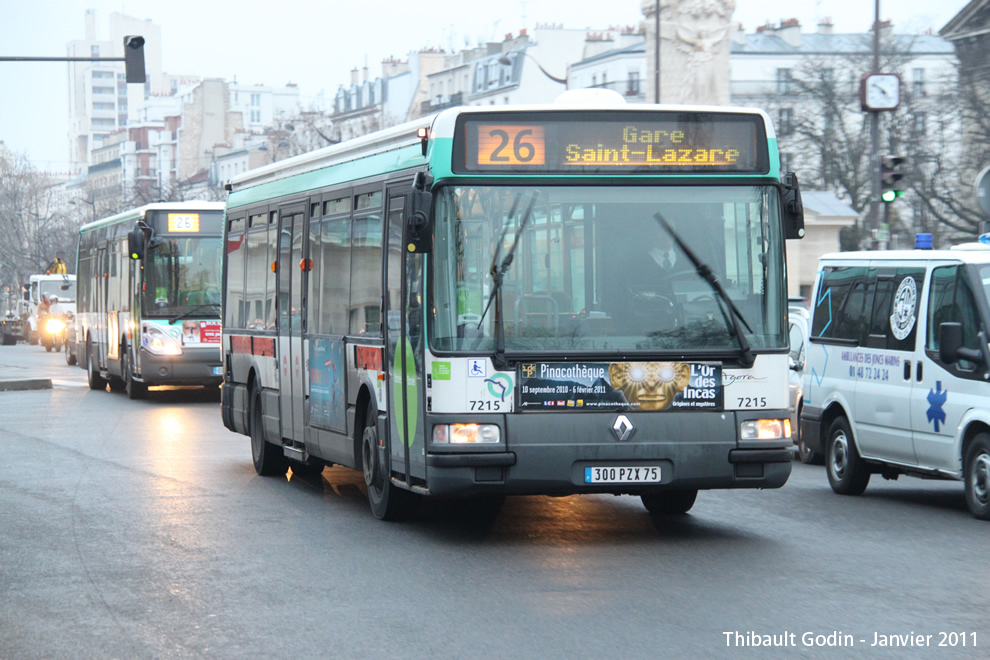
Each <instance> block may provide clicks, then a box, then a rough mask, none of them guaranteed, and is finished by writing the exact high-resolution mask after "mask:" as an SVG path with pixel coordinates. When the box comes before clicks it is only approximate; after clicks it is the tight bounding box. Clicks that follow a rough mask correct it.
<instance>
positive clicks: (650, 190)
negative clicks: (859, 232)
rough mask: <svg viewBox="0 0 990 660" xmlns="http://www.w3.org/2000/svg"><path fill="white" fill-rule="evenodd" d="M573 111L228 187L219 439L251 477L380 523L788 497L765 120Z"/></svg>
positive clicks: (781, 271) (471, 110) (564, 107)
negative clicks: (728, 495)
mask: <svg viewBox="0 0 990 660" xmlns="http://www.w3.org/2000/svg"><path fill="white" fill-rule="evenodd" d="M569 94H571V99H570V100H569V101H568V103H566V104H554V105H546V106H527V107H511V106H505V107H501V108H493V107H461V108H453V109H449V110H445V111H443V112H441V113H440V114H438V115H436V116H433V117H429V118H425V119H423V120H421V121H416V122H412V123H409V124H405V125H402V126H398V127H395V128H391V129H388V130H385V131H382V132H379V133H375V134H372V135H368V136H366V137H363V138H360V139H356V140H352V141H350V142H346V143H342V144H339V145H333V146H330V147H327V148H325V149H322V150H319V151H315V152H313V153H310V154H305V155H301V156H297V157H294V158H292V159H289V160H285V161H281V162H278V163H275V164H272V165H269V166H266V167H263V168H260V169H257V170H254V171H250V172H246V173H244V174H242V175H240V176H238V177H236V178H234V179H233V180H232V181H231V182H230V183H229V184H228V190H229V191H230V194H229V197H228V201H227V216H226V246H227V251H226V255H225V260H224V278H225V279H224V285H225V286H224V324H223V357H224V377H225V382H224V384H223V386H222V411H223V421H224V424H225V425H226V427H227V428H228V429H230V430H232V431H235V432H238V433H243V434H245V435H249V436H250V437H251V446H252V451H253V458H254V466H255V469H256V470H257V472H258V473H259V474H262V475H272V474H284V473H285V472H286V470H287V468H288V467H290V466H291V467H292V468H293V470H296V471H298V470H304V469H318V470H322V468H323V466H324V465H327V464H339V465H343V466H346V467H349V468H354V469H357V470H363V472H364V479H365V482H366V483H367V486H368V497H369V500H370V503H371V508H372V511H373V513H374V515H375V516H377V517H378V518H382V519H397V518H401V517H402V516H404V515H405V514H406V513H407V512H408V511H409V505H410V504H411V503H413V502H415V500H416V499H417V498H419V497H423V496H439V495H444V496H449V495H459V496H466V497H469V496H482V498H484V499H486V500H487V501H488V502H492V501H494V502H496V503H498V502H500V501H501V499H502V498H503V497H504V496H505V495H513V494H550V495H570V494H577V493H614V494H630V495H637V496H640V497H641V498H642V500H643V503H644V505H645V506H646V508H647V509H648V510H650V511H651V512H653V513H657V514H662V513H683V512H686V511H687V510H688V509H690V508H691V506H692V505H693V504H694V501H695V497H696V496H697V493H698V491H699V490H702V489H728V488H775V487H779V486H781V485H783V484H784V483H785V482H786V480H787V478H788V476H789V474H790V470H791V459H792V441H791V438H790V433H791V429H790V428H789V427H790V420H789V415H788V333H787V295H786V293H787V288H786V282H785V272H786V268H785V255H784V239H785V238H790V237H798V236H800V235H802V234H803V211H802V208H801V201H800V191H799V189H798V186H797V180H796V178H795V177H793V175H786V176H782V175H781V173H780V171H779V159H778V154H777V147H776V139H775V136H774V132H773V127H772V124H771V122H770V120H769V119H768V117H767V115H766V114H765V113H763V112H761V111H759V110H754V109H745V108H725V107H700V106H699V107H686V106H685V107H672V106H650V105H638V106H626V105H625V104H624V102H619V101H616V100H613V99H612V98H611V97H609V98H607V99H606V100H605V101H601V100H597V101H596V100H592V101H590V102H584V101H582V100H581V99H580V98H574V96H573V93H569ZM579 96H580V95H579ZM593 98H596V99H597V98H598V97H593Z"/></svg>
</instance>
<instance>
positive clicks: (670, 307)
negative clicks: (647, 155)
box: [431, 185, 787, 356]
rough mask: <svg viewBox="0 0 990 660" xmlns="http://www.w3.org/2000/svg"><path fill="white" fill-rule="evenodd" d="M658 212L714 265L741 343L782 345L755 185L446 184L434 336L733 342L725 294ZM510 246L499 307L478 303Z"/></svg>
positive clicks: (570, 347) (778, 265)
mask: <svg viewBox="0 0 990 660" xmlns="http://www.w3.org/2000/svg"><path fill="white" fill-rule="evenodd" d="M530 208H531V211H529V212H528V213H527V209H530ZM657 214H660V215H661V216H662V217H663V219H664V220H666V221H667V223H668V224H669V225H670V227H671V229H672V232H673V233H674V234H676V235H677V237H678V238H679V239H680V240H681V241H682V242H683V243H684V244H686V245H687V247H688V248H689V249H690V251H691V252H693V253H694V255H695V256H696V257H697V258H698V259H699V260H700V261H701V262H702V263H704V264H705V265H707V266H708V267H710V268H711V269H712V270H713V272H714V274H715V275H716V276H717V278H718V279H719V281H720V283H721V285H722V288H723V289H724V290H725V293H727V294H728V295H727V297H728V298H729V299H730V300H731V301H732V303H733V304H734V306H735V307H736V308H737V309H738V310H739V312H740V313H741V316H742V317H743V319H744V320H745V324H739V327H740V328H743V329H742V332H744V337H745V340H746V343H748V344H749V346H750V347H752V348H753V349H754V350H759V349H779V348H785V347H786V346H787V332H786V325H785V319H786V317H787V314H786V310H785V307H784V306H785V300H786V295H785V285H784V272H783V263H784V255H783V249H784V241H783V236H782V232H781V229H780V218H779V209H778V195H777V190H776V188H775V187H773V186H760V185H740V186H698V185H692V186H655V185H654V186H580V187H578V186H543V187H534V186H450V187H445V188H443V189H441V191H440V192H439V194H438V197H437V203H436V222H435V231H436V235H435V244H434V245H435V248H434V251H433V253H432V254H431V260H432V262H433V264H434V266H433V267H434V272H433V278H432V283H433V284H432V287H433V288H432V293H433V300H432V307H431V309H432V319H431V321H432V322H431V342H432V345H433V347H434V348H435V349H437V350H441V351H464V352H486V351H492V350H495V348H496V339H497V333H498V332H502V333H503V334H504V338H505V350H506V352H507V353H512V352H517V353H541V352H548V351H549V352H565V351H566V352H574V351H579V352H585V353H593V352H605V351H608V352H614V351H622V352H628V353H636V352H642V353H657V352H663V351H671V352H676V353H678V354H684V353H686V352H690V353H691V354H692V355H698V356H703V355H705V354H706V353H707V354H710V355H713V356H715V355H718V356H724V355H725V353H726V352H727V351H728V352H736V351H738V350H739V347H740V341H739V339H740V338H739V337H737V336H736V334H735V332H736V330H735V326H736V323H735V321H734V319H733V317H732V315H731V312H730V311H729V309H728V304H727V302H726V301H725V300H723V299H722V297H721V296H720V295H719V294H718V293H717V292H716V291H715V290H714V289H713V287H712V285H711V284H709V282H708V281H706V280H705V279H704V278H703V277H702V276H701V275H700V274H699V272H698V269H697V268H696V267H695V266H694V264H693V263H692V262H691V261H690V260H689V258H688V257H687V255H686V254H685V253H684V252H683V251H682V250H681V249H680V248H679V247H678V244H677V241H675V240H673V237H672V236H671V232H668V231H666V230H665V229H664V227H663V226H662V223H661V222H659V221H658V220H657V218H656V215H657ZM527 215H528V217H527ZM520 227H521V228H522V229H521V230H520ZM499 241H501V245H499ZM515 243H518V244H517V245H515V247H513V245H514V244H515ZM510 251H511V252H512V255H513V256H512V260H511V263H510V264H507V270H506V271H505V276H504V278H503V282H502V286H501V289H500V291H498V292H497V293H498V294H499V295H501V310H502V312H501V318H497V315H496V313H495V304H494V302H493V303H492V305H491V308H490V309H488V310H487V312H486V311H485V309H486V307H487V306H488V304H489V299H492V300H493V301H494V300H495V296H493V295H492V294H493V290H494V289H495V287H494V280H493V277H492V275H491V270H492V267H493V260H496V259H497V261H498V262H502V260H503V258H504V256H505V255H506V254H508V253H510ZM495 265H497V264H495ZM499 324H501V326H502V327H501V328H499V327H498V326H499ZM746 325H748V329H745V326H746Z"/></svg>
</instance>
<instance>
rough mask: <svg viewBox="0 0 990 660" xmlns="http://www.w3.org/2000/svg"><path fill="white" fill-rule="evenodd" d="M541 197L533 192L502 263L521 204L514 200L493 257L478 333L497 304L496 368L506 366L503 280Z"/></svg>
mask: <svg viewBox="0 0 990 660" xmlns="http://www.w3.org/2000/svg"><path fill="white" fill-rule="evenodd" d="M538 195H539V192H538V191H535V190H534V191H533V195H532V196H531V197H530V199H529V205H528V206H527V207H526V213H525V214H523V218H522V220H521V221H520V222H519V228H518V229H516V235H515V237H514V238H513V239H512V247H510V248H509V251H508V252H506V253H505V256H504V257H502V261H499V260H498V255H499V253H500V252H501V251H502V245H503V244H504V243H505V235H506V234H507V233H508V231H509V221H510V220H511V219H512V218H513V217H514V216H515V214H516V207H517V206H518V204H519V197H518V196H517V197H516V198H515V199H514V200H512V208H511V209H509V215H508V217H507V218H506V223H505V226H504V227H502V235H501V236H499V239H498V244H497V245H496V246H495V254H493V255H492V267H491V271H490V273H491V276H492V282H493V286H492V292H491V293H490V294H488V304H486V305H485V311H483V312H482V313H481V318H480V319H479V320H478V331H479V332H480V331H481V324H482V322H483V321H484V320H485V315H486V314H488V309H489V308H490V307H491V306H492V301H494V302H495V360H494V362H495V365H496V368H501V367H499V366H498V365H504V364H505V318H504V310H503V309H502V280H503V279H504V278H505V274H506V272H508V270H509V267H510V266H512V259H513V258H514V257H515V254H516V248H517V247H519V237H520V236H522V233H523V230H524V229H526V225H527V224H528V223H529V219H530V217H531V216H532V215H533V206H535V205H536V198H537V196H538Z"/></svg>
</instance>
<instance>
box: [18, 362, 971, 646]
mask: <svg viewBox="0 0 990 660" xmlns="http://www.w3.org/2000/svg"><path fill="white" fill-rule="evenodd" d="M15 373H16V374H18V375H23V376H24V377H29V376H30V377H37V376H46V377H51V378H52V379H53V385H54V387H53V389H51V390H36V391H14V392H0V457H2V460H0V658H3V659H19V658H97V657H99V658H109V657H115V658H173V657H176V658H185V657H208V658H251V657H259V658H260V657H293V658H358V657H363V658H392V657H402V656H409V657H415V658H423V657H428V658H569V659H570V658H623V659H624V658H793V657H807V658H942V657H945V658H986V657H990V652H988V651H990V623H988V617H990V607H988V605H990V576H988V575H990V573H988V571H987V568H986V557H987V539H988V538H990V536H988V535H990V526H988V524H987V523H984V522H980V521H977V520H975V519H973V518H972V517H970V515H969V513H968V512H967V510H966V506H965V503H964V500H963V493H962V487H961V485H960V484H958V483H949V482H933V481H921V480H917V479H909V478H902V479H901V480H900V481H897V482H887V481H883V480H882V479H881V478H879V477H877V476H875V477H874V480H873V482H871V485H870V487H869V488H868V489H867V491H866V494H865V495H864V496H862V497H858V498H850V497H840V496H838V495H834V494H833V493H832V492H831V490H830V489H829V487H828V483H827V480H826V478H825V474H824V472H823V468H821V467H814V466H805V465H801V464H799V463H797V464H795V465H794V473H793V475H792V477H791V479H790V481H789V482H788V483H787V485H786V486H784V488H782V489H779V490H773V491H764V492H751V491H734V492H727V491H717V492H703V493H701V494H700V495H699V497H698V502H697V504H696V505H695V507H694V509H692V511H691V513H690V514H689V515H687V516H683V517H675V518H668V519H653V518H651V517H650V516H649V515H648V514H647V513H646V511H645V510H644V509H643V507H642V505H641V504H640V502H639V499H638V498H633V497H612V496H588V497H568V498H556V499H555V498H545V497H521V498H510V499H509V500H508V501H507V503H506V505H505V506H504V507H503V509H502V511H501V513H500V514H499V515H498V517H497V518H496V519H495V520H494V521H479V520H478V519H476V518H475V517H474V516H473V515H472V512H471V510H470V508H468V507H465V506H463V505H460V504H458V503H451V502H435V503H431V504H430V505H428V506H425V507H424V508H423V510H422V511H421V512H420V514H419V516H418V517H417V518H416V519H414V520H412V521H410V522H406V523H399V524H392V523H383V522H380V521H377V520H375V519H374V518H373V517H372V516H371V513H370V511H369V509H368V504H367V500H366V498H365V494H364V485H363V481H362V478H361V476H360V475H359V474H358V473H355V472H352V471H350V470H346V469H342V468H332V469H327V470H325V471H324V472H323V475H322V476H320V477H316V478H308V479H304V478H299V477H294V476H291V475H290V476H287V477H279V478H262V477H258V476H257V475H256V474H255V472H254V469H253V467H252V465H251V456H250V446H249V440H248V438H246V437H244V436H240V435H236V434H234V433H231V432H229V431H227V430H226V429H224V428H223V424H222V422H221V420H220V410H219V404H218V403H217V397H216V395H215V394H213V393H212V392H211V393H204V392H201V391H195V390H171V391H158V392H155V391H153V392H152V395H151V397H150V398H149V399H148V400H145V401H129V400H128V399H127V398H126V396H125V395H124V394H123V393H118V392H108V391H104V392H94V391H90V390H89V389H88V388H87V387H86V384H85V372H84V371H83V370H82V369H78V368H75V367H68V366H66V365H65V363H64V358H63V357H62V356H61V355H60V354H46V353H45V352H44V350H43V349H41V348H40V347H37V346H26V345H18V346H14V347H2V348H0V378H9V377H11V375H12V374H15ZM809 632H810V633H811V634H812V635H811V637H810V638H809V637H806V636H805V633H809ZM737 633H738V636H737ZM911 633H913V634H914V635H915V637H912V638H911V639H910V641H912V642H914V643H915V644H916V645H914V646H907V647H889V646H873V644H874V642H875V641H876V640H877V639H881V638H876V637H875V636H876V635H881V636H884V635H909V634H911ZM941 633H946V635H945V636H944V637H943V635H942V634H941ZM948 633H957V635H955V636H952V635H949V634H948ZM958 634H963V635H964V636H965V642H966V646H965V647H963V646H961V643H962V642H961V641H960V638H959V636H958ZM754 635H756V636H758V637H757V638H756V640H758V641H760V642H761V646H759V647H756V646H752V645H748V644H751V643H752V642H753V641H754ZM792 635H793V636H792ZM829 635H832V637H831V640H832V641H835V642H839V643H841V644H843V645H841V646H827V645H825V646H816V645H814V643H815V636H821V637H820V640H821V642H822V643H824V644H827V643H828V642H829V641H830V638H829V637H828V636H829ZM918 635H921V636H922V637H921V640H920V641H922V642H926V645H924V646H918V645H917V643H918V642H919V639H918V637H917V636H918ZM928 635H930V637H927V638H926V637H925V636H928ZM762 636H776V638H774V637H769V638H766V637H762ZM902 639H903V638H902ZM806 640H807V641H810V642H811V643H812V644H813V645H811V646H807V645H805V641H806ZM774 641H777V642H778V643H781V642H782V643H786V644H787V646H772V647H770V648H768V647H766V646H764V645H762V644H763V643H764V642H770V643H772V642H774ZM903 641H908V640H907V639H903ZM940 642H944V643H946V644H948V643H950V642H954V643H955V644H956V646H954V647H953V646H939V643H940ZM974 643H975V647H974ZM742 644H747V645H742Z"/></svg>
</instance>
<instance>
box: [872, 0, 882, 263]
mask: <svg viewBox="0 0 990 660" xmlns="http://www.w3.org/2000/svg"><path fill="white" fill-rule="evenodd" d="M873 73H880V0H874V4H873ZM870 152H871V153H870V162H871V165H872V167H871V168H870V169H871V171H872V173H873V181H872V182H871V186H870V188H871V192H870V237H871V240H873V245H872V247H873V248H874V249H882V248H881V247H880V244H879V241H877V240H876V239H875V238H873V237H875V236H876V235H877V232H878V231H879V230H880V112H879V111H877V110H871V111H870Z"/></svg>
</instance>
